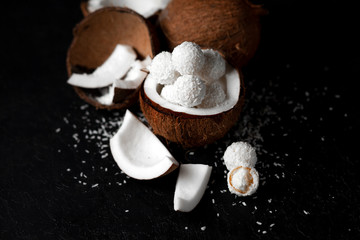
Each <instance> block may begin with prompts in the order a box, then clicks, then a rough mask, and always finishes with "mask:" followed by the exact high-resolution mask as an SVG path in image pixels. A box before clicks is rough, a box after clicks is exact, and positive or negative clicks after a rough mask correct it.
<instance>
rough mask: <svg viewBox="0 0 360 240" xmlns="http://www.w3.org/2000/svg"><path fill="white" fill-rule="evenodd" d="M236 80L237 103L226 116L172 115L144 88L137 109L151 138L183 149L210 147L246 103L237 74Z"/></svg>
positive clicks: (222, 113) (222, 134)
mask: <svg viewBox="0 0 360 240" xmlns="http://www.w3.org/2000/svg"><path fill="white" fill-rule="evenodd" d="M239 76H240V81H241V83H240V86H241V88H240V95H239V100H238V102H237V103H236V105H235V106H234V107H233V108H232V109H230V110H228V111H226V112H221V113H218V114H216V115H209V116H200V115H189V114H186V113H181V112H175V111H172V110H171V109H168V108H163V107H161V106H160V105H159V104H157V103H155V102H154V101H152V100H151V99H150V98H149V97H148V96H147V95H146V93H145V91H144V88H143V87H142V88H141V90H140V97H139V99H140V107H141V110H142V112H143V113H144V116H145V118H146V120H147V121H148V123H149V125H150V126H151V128H152V130H153V132H154V134H156V135H159V136H162V137H164V138H165V139H166V140H168V141H170V142H175V143H178V144H180V145H181V146H182V147H183V148H186V149H188V148H196V147H201V146H204V145H206V144H211V143H213V142H215V141H216V140H219V139H220V138H222V137H224V135H225V134H226V133H227V132H228V131H229V130H230V129H231V127H233V126H234V125H235V124H236V122H237V121H238V119H239V117H240V113H241V109H242V106H243V104H244V100H245V88H244V82H243V77H242V76H243V75H242V74H241V72H240V71H239Z"/></svg>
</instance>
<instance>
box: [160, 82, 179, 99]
mask: <svg viewBox="0 0 360 240" xmlns="http://www.w3.org/2000/svg"><path fill="white" fill-rule="evenodd" d="M160 96H161V97H163V98H164V99H165V100H167V101H169V102H171V103H174V104H178V102H179V100H178V95H177V93H176V89H175V87H174V85H165V86H164V87H163V88H162V90H161V93H160Z"/></svg>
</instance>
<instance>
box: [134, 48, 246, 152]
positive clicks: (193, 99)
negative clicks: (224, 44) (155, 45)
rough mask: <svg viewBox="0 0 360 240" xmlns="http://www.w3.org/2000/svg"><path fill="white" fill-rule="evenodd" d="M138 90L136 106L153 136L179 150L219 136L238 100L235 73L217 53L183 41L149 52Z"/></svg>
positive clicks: (236, 110) (237, 74)
mask: <svg viewBox="0 0 360 240" xmlns="http://www.w3.org/2000/svg"><path fill="white" fill-rule="evenodd" d="M148 70H149V75H148V76H147V78H146V79H145V81H144V83H143V87H142V89H141V92H140V106H141V110H142V111H143V113H144V116H145V117H146V119H147V121H148V122H149V124H150V125H151V127H152V129H153V131H154V133H155V134H157V135H160V136H162V137H164V138H165V139H167V140H169V141H171V142H176V143H179V144H180V145H182V146H183V147H184V148H190V147H199V146H204V145H206V144H209V143H212V142H214V141H216V140H218V139H220V138H222V137H223V136H224V135H225V134H226V132H227V131H229V130H230V128H231V127H232V126H233V125H234V124H235V123H236V122H237V120H238V118H239V116H240V112H241V107H242V105H243V103H244V93H245V92H244V86H243V79H242V75H241V74H240V71H239V70H238V69H236V68H234V67H232V66H231V65H230V64H229V63H227V61H226V60H225V59H224V58H223V56H222V55H221V53H219V52H218V51H216V50H214V49H201V48H200V46H199V45H197V44H195V43H193V42H183V43H182V44H180V45H178V46H176V47H175V48H174V50H173V51H172V52H166V51H163V52H161V53H159V54H158V55H156V56H155V58H154V59H153V61H152V63H151V64H150V65H149V67H148Z"/></svg>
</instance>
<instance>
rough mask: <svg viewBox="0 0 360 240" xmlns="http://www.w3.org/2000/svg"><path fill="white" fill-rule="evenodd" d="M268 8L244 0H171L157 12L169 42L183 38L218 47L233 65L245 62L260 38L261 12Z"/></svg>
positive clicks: (176, 42)
mask: <svg viewBox="0 0 360 240" xmlns="http://www.w3.org/2000/svg"><path fill="white" fill-rule="evenodd" d="M266 13H267V11H266V10H265V9H263V8H262V7H261V6H260V5H254V4H252V3H250V2H249V1H247V0H172V1H171V2H170V3H169V5H168V6H167V7H166V8H165V9H164V10H163V11H162V12H161V14H160V16H159V22H160V27H161V29H162V32H163V33H164V35H165V38H166V40H167V43H168V46H169V48H170V49H173V48H174V47H175V46H177V45H179V44H181V43H182V42H184V41H190V42H195V43H197V44H199V45H200V46H201V47H203V48H214V49H217V50H221V51H222V52H223V53H224V55H225V58H226V59H227V60H228V61H229V62H230V63H231V64H232V65H233V66H236V67H242V66H244V65H245V64H246V63H247V62H248V61H249V60H250V59H251V58H252V57H253V56H254V54H255V52H256V49H257V47H258V45H259V41H260V16H261V15H265V14H266Z"/></svg>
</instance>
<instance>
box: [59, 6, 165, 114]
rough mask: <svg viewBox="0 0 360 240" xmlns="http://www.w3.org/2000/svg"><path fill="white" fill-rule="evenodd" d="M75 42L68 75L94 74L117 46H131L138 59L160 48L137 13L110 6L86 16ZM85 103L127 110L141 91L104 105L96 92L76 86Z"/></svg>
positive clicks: (154, 52)
mask: <svg viewBox="0 0 360 240" xmlns="http://www.w3.org/2000/svg"><path fill="white" fill-rule="evenodd" d="M73 35H74V38H73V41H72V43H71V45H70V48H69V49H68V53H67V58H66V67H67V72H68V75H69V76H70V75H71V74H72V73H75V72H76V73H83V72H91V71H93V70H94V69H96V68H97V67H98V66H100V65H101V64H102V63H103V62H104V61H105V60H106V59H107V58H108V57H109V56H110V54H111V53H112V51H113V50H114V48H115V46H116V45H117V44H126V45H130V46H132V47H133V48H134V49H135V51H136V53H137V54H138V58H140V59H143V58H145V57H146V56H150V57H151V58H153V57H154V56H155V55H156V53H157V52H158V49H159V43H158V40H157V38H156V34H155V30H154V27H153V26H152V25H151V23H149V21H148V20H146V19H145V18H143V17H142V16H140V15H139V14H137V13H136V12H134V11H132V10H130V9H126V8H120V7H107V8H103V9H100V10H98V11H95V12H93V13H91V14H89V15H88V16H87V17H85V18H84V19H83V20H82V21H81V22H80V23H79V24H77V26H76V27H75V28H74V30H73ZM74 89H75V92H76V93H77V94H78V95H79V97H80V98H82V99H83V100H84V101H86V102H88V103H89V104H91V105H93V106H95V107H96V108H100V109H121V108H127V107H129V106H130V105H132V104H134V103H135V102H137V100H138V95H139V90H140V86H139V88H137V89H136V90H134V91H131V92H130V93H129V95H127V96H126V97H124V99H122V100H121V102H118V103H115V104H112V105H102V104H100V103H99V102H97V101H96V100H94V99H93V98H92V97H90V95H91V94H96V92H97V90H90V89H85V88H80V87H74Z"/></svg>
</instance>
